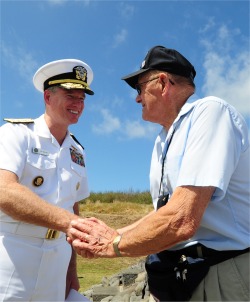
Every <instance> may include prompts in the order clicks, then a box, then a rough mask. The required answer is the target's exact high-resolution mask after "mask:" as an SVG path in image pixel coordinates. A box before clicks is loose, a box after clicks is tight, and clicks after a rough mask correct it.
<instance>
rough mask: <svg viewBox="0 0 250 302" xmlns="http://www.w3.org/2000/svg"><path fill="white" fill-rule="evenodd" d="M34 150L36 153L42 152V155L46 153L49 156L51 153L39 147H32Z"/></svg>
mask: <svg viewBox="0 0 250 302" xmlns="http://www.w3.org/2000/svg"><path fill="white" fill-rule="evenodd" d="M32 152H33V153H35V154H41V155H44V156H48V155H49V152H48V151H46V150H42V149H39V148H36V147H34V148H32Z"/></svg>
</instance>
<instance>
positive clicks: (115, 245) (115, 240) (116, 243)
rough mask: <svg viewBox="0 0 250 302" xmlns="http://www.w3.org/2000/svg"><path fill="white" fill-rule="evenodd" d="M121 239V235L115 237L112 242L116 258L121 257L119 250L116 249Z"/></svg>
mask: <svg viewBox="0 0 250 302" xmlns="http://www.w3.org/2000/svg"><path fill="white" fill-rule="evenodd" d="M121 238H122V235H118V236H116V237H115V239H114V241H113V248H114V251H115V254H116V256H118V257H122V255H121V253H120V251H119V248H118V245H119V243H120V241H121Z"/></svg>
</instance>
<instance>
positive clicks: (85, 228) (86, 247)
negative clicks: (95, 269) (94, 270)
mask: <svg viewBox="0 0 250 302" xmlns="http://www.w3.org/2000/svg"><path fill="white" fill-rule="evenodd" d="M118 238H120V236H119V233H118V232H117V231H116V230H114V229H112V228H110V227H109V226H107V225H106V224H105V223H104V222H102V221H101V220H99V219H97V218H94V217H91V218H79V219H76V220H72V221H71V227H70V229H69V230H68V232H67V241H68V242H69V243H70V244H72V247H73V248H74V250H75V251H76V252H77V254H78V255H80V256H82V257H84V258H89V259H92V258H99V257H105V258H112V257H117V256H121V255H120V253H119V250H118V249H117V248H116V247H117V245H116V244H118V243H119V240H118V242H117V239H118ZM115 245H116V246H115ZM114 247H115V249H114Z"/></svg>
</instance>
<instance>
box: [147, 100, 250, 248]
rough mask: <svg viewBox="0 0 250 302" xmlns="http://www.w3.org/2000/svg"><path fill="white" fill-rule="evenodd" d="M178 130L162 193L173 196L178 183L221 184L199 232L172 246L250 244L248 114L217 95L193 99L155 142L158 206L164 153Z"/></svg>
mask: <svg viewBox="0 0 250 302" xmlns="http://www.w3.org/2000/svg"><path fill="white" fill-rule="evenodd" d="M173 129H175V132H174V135H173V138H172V141H171V144H170V146H169V149H168V152H167V155H166V159H165V165H164V177H163V182H162V185H161V192H160V193H162V192H163V191H164V193H169V194H170V197H171V194H172V193H173V192H174V190H175V188H176V187H179V186H188V185H189V186H213V187H215V188H216V190H215V192H214V194H213V196H212V199H211V201H210V202H209V204H208V207H207V209H206V211H205V213H204V215H203V218H202V221H201V224H200V227H199V228H198V230H197V232H196V233H195V235H194V236H193V237H192V238H190V239H189V240H188V241H185V242H181V243H179V244H178V245H177V246H175V247H173V249H180V248H184V247H186V246H189V245H192V244H195V243H197V242H199V243H201V244H204V245H205V246H207V247H209V248H213V249H216V250H237V249H244V248H246V247H249V245H250V242H249V241H250V235H249V230H250V219H249V217H250V176H249V162H250V151H249V133H248V128H247V125H246V123H245V121H244V119H243V117H242V116H241V115H240V114H239V113H238V112H237V111H236V109H235V108H234V107H232V106H231V105H229V104H228V103H226V102H225V101H223V100H222V99H219V98H217V97H213V96H209V97H206V98H203V99H198V97H197V96H196V95H193V96H191V97H190V98H189V99H188V101H187V102H186V104H185V105H184V106H183V107H182V109H181V111H180V113H179V115H178V117H177V118H176V120H175V121H174V123H173V125H172V127H171V128H170V129H169V131H166V130H165V128H163V129H162V131H161V132H160V134H159V135H158V137H157V138H156V141H155V146H154V149H153V154H152V161H151V169H150V189H151V194H152V198H153V203H154V207H155V208H156V205H157V199H158V195H159V187H160V180H161V169H162V157H163V154H164V150H165V149H166V144H167V143H166V142H168V141H169V137H170V136H171V134H172V132H173ZM169 202H171V198H170V200H169ZM198 206H199V205H198V204H197V207H198ZM166 236H167V234H166Z"/></svg>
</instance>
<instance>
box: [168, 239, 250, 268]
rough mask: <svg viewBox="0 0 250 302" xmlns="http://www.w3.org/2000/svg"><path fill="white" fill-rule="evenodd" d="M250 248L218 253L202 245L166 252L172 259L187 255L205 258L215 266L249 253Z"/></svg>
mask: <svg viewBox="0 0 250 302" xmlns="http://www.w3.org/2000/svg"><path fill="white" fill-rule="evenodd" d="M249 251H250V248H249V247H248V248H246V249H244V250H226V251H217V250H214V249H210V248H208V247H206V246H204V245H202V244H200V243H198V244H195V245H192V246H189V247H187V248H184V249H181V250H176V251H164V252H166V253H167V255H168V256H170V257H172V256H173V257H177V258H179V257H181V256H182V255H185V256H186V257H192V258H204V259H207V260H208V262H209V263H210V265H215V264H217V263H220V262H223V261H226V260H228V259H230V258H234V257H237V256H239V255H241V254H245V253H248V252H249Z"/></svg>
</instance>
